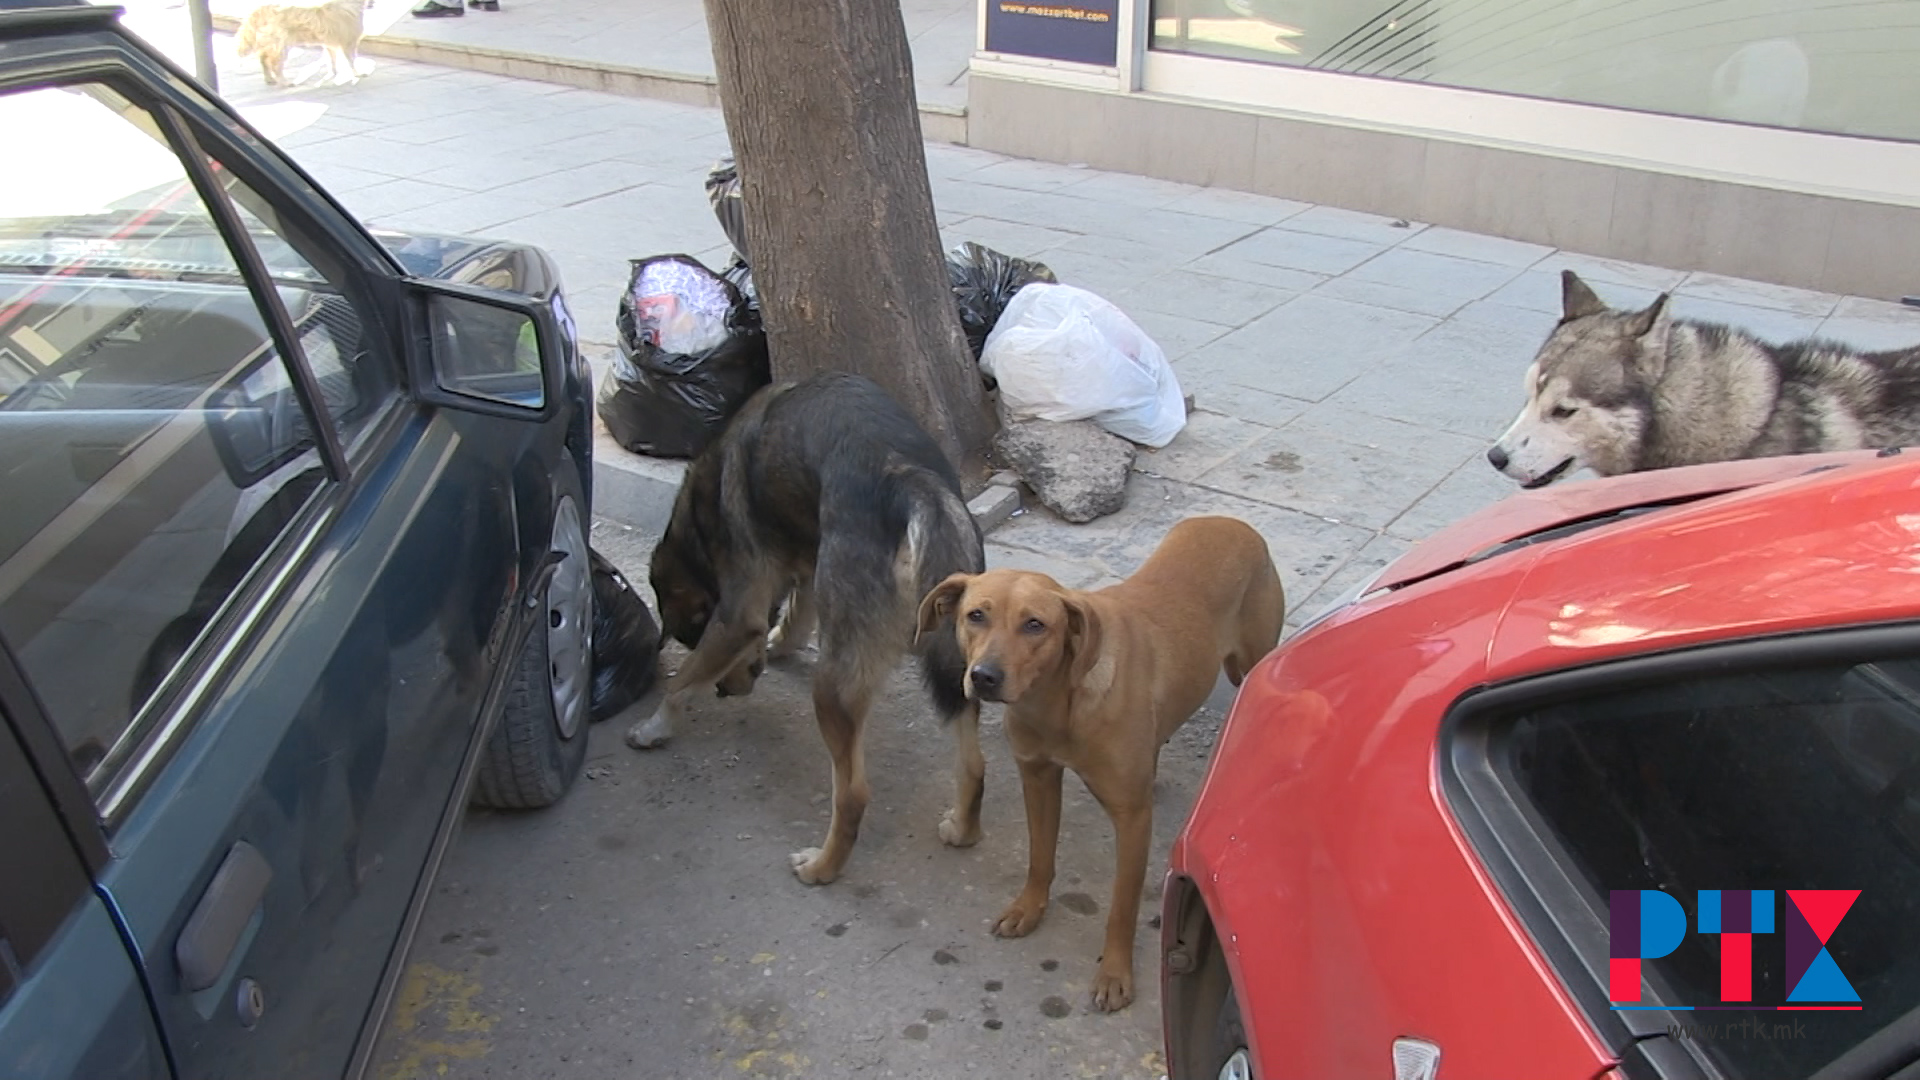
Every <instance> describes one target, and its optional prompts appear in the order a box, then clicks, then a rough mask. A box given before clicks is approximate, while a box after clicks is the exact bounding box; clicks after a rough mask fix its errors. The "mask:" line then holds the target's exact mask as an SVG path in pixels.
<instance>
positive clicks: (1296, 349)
mask: <svg viewBox="0 0 1920 1080" xmlns="http://www.w3.org/2000/svg"><path fill="white" fill-rule="evenodd" d="M1435 322H1437V320H1435V319H1433V318H1429V317H1427V316H1422V315H1413V314H1408V313H1406V312H1400V311H1390V310H1387V309H1385V308H1378V307H1372V306H1369V305H1364V304H1351V303H1347V302H1346V301H1343V300H1334V299H1330V298H1326V297H1320V296H1314V295H1307V296H1302V297H1300V298H1298V299H1296V300H1291V301H1288V302H1287V303H1286V304H1283V305H1281V306H1280V307H1279V308H1277V309H1276V310H1274V311H1273V312H1271V313H1270V314H1267V315H1264V316H1262V317H1260V318H1258V319H1256V320H1254V321H1253V322H1251V323H1248V324H1247V325H1246V326H1244V327H1241V328H1240V329H1239V330H1236V331H1234V332H1233V333H1231V334H1228V335H1227V336H1225V337H1223V338H1221V339H1220V340H1218V341H1216V342H1214V343H1213V344H1211V345H1209V346H1207V347H1206V348H1204V349H1201V350H1200V351H1199V352H1196V353H1194V354H1193V355H1192V356H1190V357H1188V358H1187V359H1186V360H1183V361H1182V362H1181V365H1182V366H1181V368H1180V370H1182V371H1189V370H1190V371H1193V372H1195V373H1196V376H1197V378H1196V380H1195V381H1196V385H1199V384H1201V383H1202V382H1204V381H1206V380H1208V379H1213V378H1217V379H1219V380H1220V381H1222V382H1224V383H1226V384H1229V385H1232V386H1245V387H1250V388H1252V389H1255V390H1264V391H1266V392H1268V393H1274V394H1285V395H1286V396H1288V397H1294V398H1304V399H1306V400H1309V401H1319V400H1321V399H1323V398H1325V397H1327V396H1328V395H1330V394H1332V393H1333V392H1335V391H1336V390H1338V389H1340V387H1342V386H1345V385H1346V384H1347V383H1349V382H1351V381H1353V380H1354V379H1355V378H1357V377H1358V376H1360V375H1361V374H1362V373H1363V372H1365V371H1368V370H1370V369H1372V368H1374V367H1376V366H1377V365H1378V364H1380V363H1381V362H1382V361H1383V360H1385V359H1386V358H1388V357H1392V356H1396V355H1399V354H1400V352H1401V351H1402V350H1403V349H1404V348H1405V347H1406V346H1407V345H1408V344H1409V343H1411V342H1412V341H1413V340H1414V339H1415V338H1418V337H1419V336H1420V335H1421V334H1422V333H1424V332H1426V331H1427V330H1428V329H1430V328H1432V327H1433V325H1434V324H1435Z"/></svg>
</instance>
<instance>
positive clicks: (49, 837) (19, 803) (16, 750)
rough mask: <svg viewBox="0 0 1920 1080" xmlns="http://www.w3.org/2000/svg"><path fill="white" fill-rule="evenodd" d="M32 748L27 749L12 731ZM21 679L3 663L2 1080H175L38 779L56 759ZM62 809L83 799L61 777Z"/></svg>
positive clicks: (96, 852)
mask: <svg viewBox="0 0 1920 1080" xmlns="http://www.w3.org/2000/svg"><path fill="white" fill-rule="evenodd" d="M22 730H25V731H26V732H27V733H28V735H29V736H37V738H36V739H34V741H36V742H38V743H39V744H40V745H39V747H38V749H39V750H40V751H41V753H42V758H41V760H35V759H34V757H33V756H32V755H30V754H29V753H28V752H27V746H26V742H27V740H25V739H22V738H21V737H20V735H19V732H20V731H22ZM49 736H50V732H48V730H47V729H46V728H45V726H44V725H43V724H41V723H40V720H39V716H38V714H37V711H36V710H35V709H34V708H33V704H32V702H31V700H30V699H29V698H28V697H27V695H26V694H25V693H24V691H23V690H22V689H21V683H20V680H19V678H18V673H17V672H16V671H15V670H14V668H13V666H12V665H11V664H9V663H7V662H6V659H5V657H4V656H0V821H4V822H6V828H5V829H0V1076H5V1077H8V1078H9V1080H69V1078H74V1080H77V1078H79V1077H86V1078H88V1080H165V1078H168V1077H171V1076H172V1075H173V1074H172V1072H171V1071H170V1070H169V1069H168V1067H167V1056H166V1052H165V1050H164V1049H163V1048H162V1046H161V1043H160V1031H159V1028H158V1027H157V1026H155V1024H154V1018H153V1012H152V1010H151V1009H150V1008H149V1007H148V1002H147V995H146V991H145V990H144V989H143V988H142V986H141V980H140V969H139V966H138V965H137V964H135V963H134V960H133V955H132V953H131V952H129V951H128V949H127V944H126V941H125V939H123V938H122V937H121V936H120V931H119V928H118V927H117V926H115V925H114V921H113V917H112V915H111V914H110V913H109V912H108V910H107V905H106V903H105V902H104V901H102V900H101V898H100V897H99V896H98V895H96V894H95V893H94V891H93V888H92V884H91V882H90V881H89V880H88V878H89V873H90V866H89V863H92V864H94V865H98V864H99V863H100V862H101V861H102V860H103V859H104V857H105V848H104V846H102V845H99V844H92V845H89V850H87V851H86V852H85V855H84V856H83V854H82V851H81V849H80V847H79V845H77V844H76V843H75V841H74V835H73V831H72V830H71V829H70V827H69V826H70V822H69V821H63V820H62V814H61V807H60V806H59V803H60V802H61V801H62V800H61V799H59V798H56V796H55V795H54V794H53V792H51V791H50V790H48V788H47V785H46V784H45V783H43V782H42V780H41V776H42V775H44V774H46V773H47V772H48V769H47V766H48V765H52V766H55V767H56V768H57V767H59V766H61V765H62V764H63V762H62V761H61V760H60V759H61V758H62V757H63V756H64V755H63V753H62V751H61V750H60V748H59V746H58V745H57V744H55V743H54V742H53V740H52V739H51V738H50V737H49ZM63 778H64V779H65V780H66V781H67V783H68V786H67V787H66V789H65V790H64V791H63V792H62V794H63V795H64V796H65V802H66V803H67V804H68V805H67V807H66V809H68V810H69V811H77V812H78V813H79V814H81V815H83V816H84V815H85V814H86V813H87V810H88V808H87V806H86V793H85V792H84V791H83V790H82V789H81V788H80V786H79V784H78V783H75V782H73V777H72V774H71V773H70V772H68V773H66V775H65V776H64V777H63Z"/></svg>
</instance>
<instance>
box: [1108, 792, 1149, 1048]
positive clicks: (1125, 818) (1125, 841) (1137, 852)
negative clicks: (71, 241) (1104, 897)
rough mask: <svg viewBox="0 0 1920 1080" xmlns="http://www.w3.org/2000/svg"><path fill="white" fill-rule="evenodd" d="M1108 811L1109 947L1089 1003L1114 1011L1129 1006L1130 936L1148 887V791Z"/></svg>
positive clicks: (1131, 987) (1131, 964) (1131, 943)
mask: <svg viewBox="0 0 1920 1080" xmlns="http://www.w3.org/2000/svg"><path fill="white" fill-rule="evenodd" d="M1107 812H1108V815H1109V816H1110V817H1112V818H1113V833H1114V837H1113V838H1114V846H1115V848H1116V849H1117V851H1116V854H1117V856H1118V860H1117V861H1118V865H1117V866H1116V867H1115V868H1114V874H1113V907H1112V910H1110V911H1109V912H1108V913H1107V942H1106V944H1105V945H1104V946H1102V947H1101V950H1100V967H1099V969H1098V970H1097V971H1096V972H1095V973H1094V976H1093V1004H1094V1007H1095V1008H1098V1009H1099V1010H1100V1011H1101V1012H1115V1011H1117V1010H1120V1009H1124V1008H1126V1007H1127V1006H1128V1005H1129V1004H1131V1003H1132V1001H1133V932H1134V924H1135V923H1136V922H1137V921H1138V920H1139V918H1140V891H1141V890H1142V889H1143V888H1145V887H1146V882H1147V849H1148V848H1149V847H1150V846H1151V845H1152V843H1153V802H1152V792H1151V791H1150V790H1149V792H1148V793H1147V798H1146V799H1145V800H1144V801H1142V802H1141V803H1140V804H1139V805H1137V806H1119V805H1113V804H1110V805H1109V806H1108V808H1107Z"/></svg>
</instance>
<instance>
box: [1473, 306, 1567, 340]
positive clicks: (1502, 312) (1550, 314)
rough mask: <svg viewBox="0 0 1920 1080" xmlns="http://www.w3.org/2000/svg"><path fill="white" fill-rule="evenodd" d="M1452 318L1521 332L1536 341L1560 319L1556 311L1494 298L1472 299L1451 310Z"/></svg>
mask: <svg viewBox="0 0 1920 1080" xmlns="http://www.w3.org/2000/svg"><path fill="white" fill-rule="evenodd" d="M1453 318H1454V321H1456V322H1462V323H1473V324H1477V325H1483V326H1493V327H1498V328H1500V329H1502V330H1508V331H1511V332H1513V333H1517V334H1524V335H1526V336H1528V337H1531V338H1533V339H1534V340H1536V341H1545V340H1547V335H1548V334H1551V333H1552V332H1553V328H1554V326H1555V325H1556V324H1558V323H1559V321H1560V315H1559V312H1558V311H1536V310H1533V309H1529V308H1522V307H1512V306H1509V305H1507V304H1503V303H1500V302H1499V301H1498V300H1495V299H1486V300H1475V301H1474V302H1473V303H1471V304H1467V305H1465V306H1464V307H1462V308H1461V309H1460V310H1459V311H1456V312H1454V314H1453Z"/></svg>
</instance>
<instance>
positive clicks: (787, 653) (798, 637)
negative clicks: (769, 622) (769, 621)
mask: <svg viewBox="0 0 1920 1080" xmlns="http://www.w3.org/2000/svg"><path fill="white" fill-rule="evenodd" d="M809 636H810V635H808V634H796V633H793V632H791V631H790V630H789V629H788V628H787V626H786V624H785V623H782V624H780V625H779V626H776V627H774V628H773V632H772V633H770V634H768V635H767V659H768V660H769V661H777V660H790V659H792V658H793V657H794V656H796V655H798V654H799V652H800V650H802V649H804V648H806V647H807V638H808V637H809Z"/></svg>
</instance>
